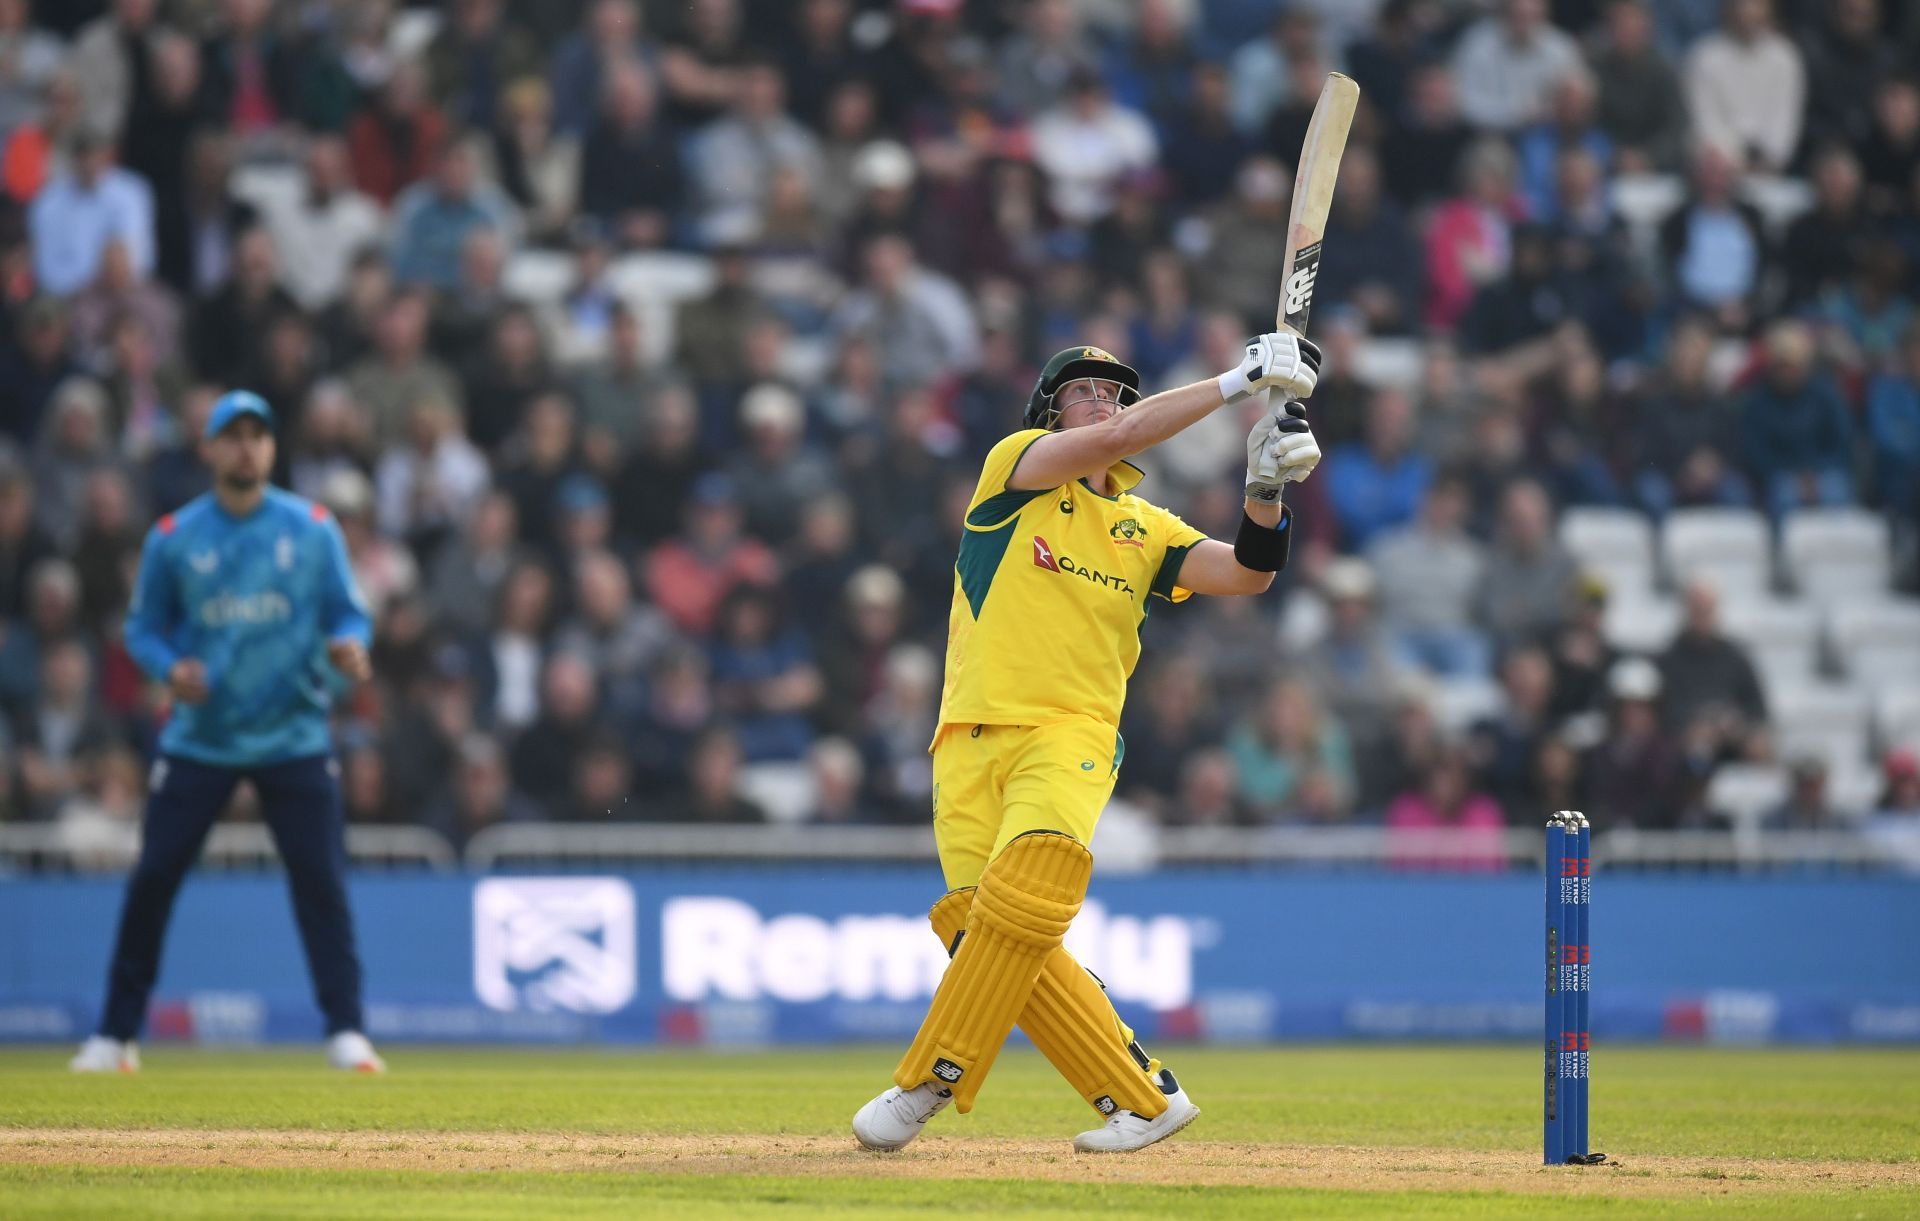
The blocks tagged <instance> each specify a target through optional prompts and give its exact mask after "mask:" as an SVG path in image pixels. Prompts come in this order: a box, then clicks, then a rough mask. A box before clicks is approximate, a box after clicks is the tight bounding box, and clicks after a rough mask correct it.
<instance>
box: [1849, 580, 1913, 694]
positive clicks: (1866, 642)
mask: <svg viewBox="0 0 1920 1221" xmlns="http://www.w3.org/2000/svg"><path fill="white" fill-rule="evenodd" d="M1827 636H1828V639H1830V640H1831V641H1832V642H1833V648H1834V652H1835V653H1836V654H1837V655H1838V656H1839V658H1840V660H1841V663H1842V664H1843V665H1844V666H1845V667H1846V670H1847V673H1848V674H1850V675H1852V676H1853V677H1854V678H1855V679H1856V680H1857V681H1859V682H1861V683H1865V684H1867V685H1869V686H1871V687H1874V688H1876V689H1886V688H1887V687H1889V686H1892V685H1896V684H1911V683H1914V682H1920V602H1917V601H1915V600H1914V599H1911V598H1908V599H1892V598H1884V599H1879V600H1874V601H1859V602H1849V603H1846V604H1844V605H1840V606H1835V607H1833V608H1831V609H1830V610H1829V611H1828V618H1827Z"/></svg>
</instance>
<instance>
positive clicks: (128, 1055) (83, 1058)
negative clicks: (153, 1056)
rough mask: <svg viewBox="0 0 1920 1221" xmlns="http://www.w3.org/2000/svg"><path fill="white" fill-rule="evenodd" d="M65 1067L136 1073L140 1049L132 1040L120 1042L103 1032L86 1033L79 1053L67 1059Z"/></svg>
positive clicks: (92, 1071)
mask: <svg viewBox="0 0 1920 1221" xmlns="http://www.w3.org/2000/svg"><path fill="white" fill-rule="evenodd" d="M67 1067H68V1068H70V1069H72V1070H73V1071H74V1072H76V1073H137V1072H139V1071H140V1049H139V1048H138V1047H135V1046H134V1045H133V1044H132V1042H126V1043H122V1042H121V1041H120V1040H119V1039H109V1038H108V1037H107V1036H106V1035H103V1034H96V1035H88V1036H87V1041H86V1042H84V1043H82V1044H81V1045H80V1051H79V1053H78V1054H77V1055H75V1056H74V1057H73V1059H71V1060H69V1061H67Z"/></svg>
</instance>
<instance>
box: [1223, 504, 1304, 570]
mask: <svg viewBox="0 0 1920 1221" xmlns="http://www.w3.org/2000/svg"><path fill="white" fill-rule="evenodd" d="M1292 525H1293V510H1292V509H1289V508H1287V507H1286V506H1285V505H1282V506H1281V507H1280V524H1279V525H1277V526H1263V525H1261V524H1260V523H1259V522H1257V521H1255V520H1253V518H1251V517H1248V516H1247V515H1246V513H1245V511H1244V510H1243V511H1242V512H1241V514H1240V532H1239V533H1238V534H1236V535H1234V536H1233V558H1234V562H1235V563H1237V564H1239V565H1240V567H1242V568H1245V569H1248V570H1250V571H1253V572H1279V571H1280V570H1281V569H1282V568H1285V567H1286V566H1287V555H1288V553H1289V552H1291V551H1292V549H1293V530H1292V529H1291V528H1290V527H1291V526H1292Z"/></svg>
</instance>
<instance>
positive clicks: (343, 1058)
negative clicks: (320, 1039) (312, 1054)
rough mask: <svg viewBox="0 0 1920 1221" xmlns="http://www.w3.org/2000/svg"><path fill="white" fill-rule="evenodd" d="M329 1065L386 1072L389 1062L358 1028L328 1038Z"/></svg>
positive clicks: (350, 1069) (369, 1071)
mask: <svg viewBox="0 0 1920 1221" xmlns="http://www.w3.org/2000/svg"><path fill="white" fill-rule="evenodd" d="M327 1065H328V1067H330V1068H338V1069H344V1070H346V1071H348V1072H355V1073H384V1072H386V1071H387V1062H386V1061H385V1060H382V1059H381V1058H380V1056H379V1053H377V1052H375V1051H374V1050H373V1044H372V1043H371V1042H370V1041H368V1039H367V1036H366V1035H363V1034H361V1033H360V1032H359V1031H357V1030H343V1031H341V1032H340V1033H339V1034H337V1035H334V1036H333V1037H332V1038H330V1039H328V1040H327Z"/></svg>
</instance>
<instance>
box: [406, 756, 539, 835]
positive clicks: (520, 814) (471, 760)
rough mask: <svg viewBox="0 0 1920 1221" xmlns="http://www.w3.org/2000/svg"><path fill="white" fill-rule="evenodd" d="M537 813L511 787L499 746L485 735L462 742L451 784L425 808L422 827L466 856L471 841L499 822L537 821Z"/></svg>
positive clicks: (532, 804)
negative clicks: (437, 833)
mask: <svg viewBox="0 0 1920 1221" xmlns="http://www.w3.org/2000/svg"><path fill="white" fill-rule="evenodd" d="M541 814H542V812H541V810H540V808H539V807H538V806H536V805H535V804H534V803H533V802H531V801H529V800H528V799H527V797H526V795H525V794H523V793H521V792H519V791H518V790H516V789H515V788H514V787H513V779H512V776H511V775H510V774H509V773H508V771H507V766H506V755H505V752H503V751H502V750H501V749H500V744H499V743H498V742H496V741H495V740H494V739H493V738H491V737H488V736H487V735H486V734H483V733H474V734H469V735H468V736H467V737H466V738H464V739H463V740H462V741H461V743H460V749H459V755H458V761H457V762H456V763H455V765H454V768H453V775H452V784H451V785H450V786H449V787H448V789H447V791H446V792H445V794H444V795H443V796H441V797H440V798H438V799H437V800H436V801H435V802H434V803H433V804H432V805H430V806H428V807H427V810H426V813H425V814H424V815H423V816H422V817H421V820H420V821H421V822H422V823H423V824H424V825H426V826H427V827H430V828H432V829H433V830H435V831H438V832H439V833H440V834H442V835H444V836H446V837H447V840H448V842H449V843H451V844H452V845H453V847H454V851H456V852H465V851H466V849H467V845H468V844H469V843H471V842H472V841H473V837H474V836H476V835H478V834H479V833H480V832H482V831H485V830H486V829H488V828H489V827H496V826H499V825H501V824H503V823H526V822H538V821H540V819H541Z"/></svg>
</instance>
